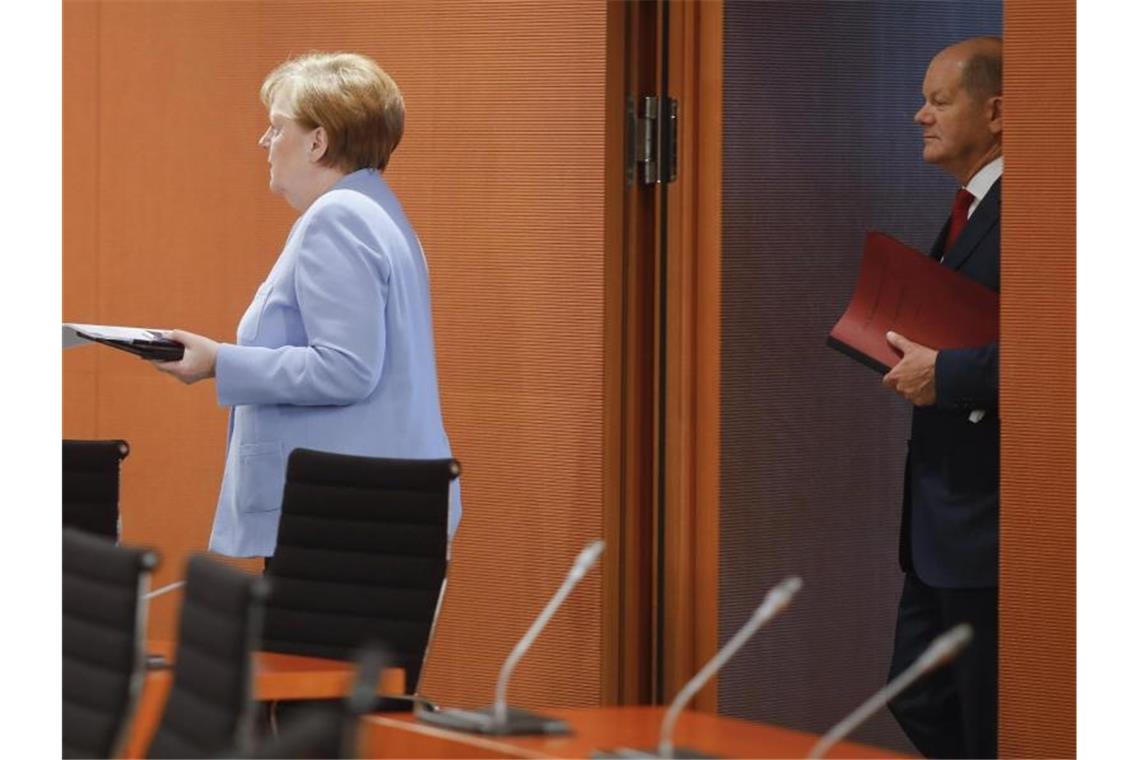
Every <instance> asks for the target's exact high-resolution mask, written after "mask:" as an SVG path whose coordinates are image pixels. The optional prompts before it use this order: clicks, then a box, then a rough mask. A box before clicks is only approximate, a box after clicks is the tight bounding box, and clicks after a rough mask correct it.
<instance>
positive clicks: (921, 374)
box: [883, 330, 938, 406]
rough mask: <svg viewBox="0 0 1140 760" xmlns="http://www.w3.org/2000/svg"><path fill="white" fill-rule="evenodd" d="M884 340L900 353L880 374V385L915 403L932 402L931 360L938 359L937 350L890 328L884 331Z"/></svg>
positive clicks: (933, 390) (932, 372)
mask: <svg viewBox="0 0 1140 760" xmlns="http://www.w3.org/2000/svg"><path fill="white" fill-rule="evenodd" d="M887 342H888V343H890V344H891V347H892V348H895V349H897V350H898V351H899V353H901V354H902V358H901V359H899V363H898V364H896V365H895V366H894V367H893V368H892V369H891V371H890V372H888V373H887V374H885V375H883V385H885V386H887V387H888V388H890V389H891V390H893V391H894V392H895V393H897V394H899V395H900V396H902V397H903V398H905V399H906V400H907V401H909V402H911V403H912V404H914V405H915V406H930V405H931V404H933V403H934V397H935V387H934V361H935V359H937V358H938V352H937V351H935V350H934V349H932V348H930V347H929V346H923V345H921V344H919V343H915V342H914V341H912V340H909V339H907V338H906V337H904V336H902V335H899V334H898V333H896V332H894V331H893V330H891V331H888V332H887Z"/></svg>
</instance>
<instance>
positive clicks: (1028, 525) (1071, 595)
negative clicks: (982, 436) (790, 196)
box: [999, 0, 1077, 758]
mask: <svg viewBox="0 0 1140 760" xmlns="http://www.w3.org/2000/svg"><path fill="white" fill-rule="evenodd" d="M1006 9H1007V12H1006V46H1005V62H1006V63H1005V66H1006V67H1005V91H1006V96H1005V108H1006V111H1005V113H1006V115H1005V131H1006V135H1008V138H1007V141H1006V145H1005V156H1006V158H1005V160H1006V164H1005V166H1006V169H1005V171H1006V177H1007V178H1008V179H1006V180H1005V181H1004V182H1003V203H1002V221H1001V225H1002V261H1001V286H1002V303H1001V339H1002V349H1001V350H1002V354H1001V393H1002V397H1001V417H1002V420H1001V424H1002V429H1001V431H1002V442H1001V443H1002V447H1001V521H1002V522H1001V546H1002V553H1001V580H1000V583H1001V599H1000V611H999V614H1000V619H1001V665H1000V671H999V689H1000V706H999V726H1000V736H999V750H1000V754H1001V755H1002V756H1003V757H1041V758H1045V757H1075V756H1076V753H1077V743H1076V735H1077V730H1076V728H1077V727H1076V679H1077V672H1076V671H1077V668H1076V663H1077V647H1076V639H1077V636H1076V622H1077V621H1076V609H1077V607H1076V605H1077V593H1076V576H1077V566H1076V533H1077V519H1076V518H1077V514H1076V431H1077V419H1076V411H1077V409H1076V344H1077V341H1076V296H1077V290H1076V250H1077V249H1076V232H1077V219H1076V131H1077V122H1076V89H1077V81H1076V72H1077V57H1076V52H1077V41H1076V25H1077V13H1076V3H1074V2H1072V0H1060V1H1053V2H1020V1H1019V2H1011V3H1009V4H1008V5H1007V6H1006Z"/></svg>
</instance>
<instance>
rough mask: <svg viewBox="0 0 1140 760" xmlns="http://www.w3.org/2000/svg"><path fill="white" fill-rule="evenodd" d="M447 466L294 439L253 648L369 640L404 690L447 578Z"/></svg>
mask: <svg viewBox="0 0 1140 760" xmlns="http://www.w3.org/2000/svg"><path fill="white" fill-rule="evenodd" d="M458 475H459V463H458V462H456V461H455V460H453V459H439V460H400V459H379V458H374V457H361V456H348V455H344V454H329V453H326V452H320V451H312V450H308V449H296V450H294V451H293V452H292V454H291V455H290V457H289V466H288V470H287V473H286V477H285V491H284V496H283V499H282V506H281V521H280V525H279V527H278V532H277V547H276V550H275V552H274V555H273V558H272V560H271V561H270V564H269V568H268V576H269V578H270V579H271V581H272V584H273V587H272V589H271V591H270V595H269V601H268V603H267V605H266V611H265V633H264V637H263V639H262V648H264V649H267V650H271V651H275V652H284V653H288V654H300V655H309V656H316V657H330V658H335V659H342V660H345V659H351V658H352V657H353V656H354V654H355V652H356V651H357V650H358V649H359V648H360V647H362V646H363V645H365V644H366V643H369V642H372V641H378V642H381V643H382V644H383V646H384V647H385V648H386V650H387V652H388V654H389V656H390V658H391V659H390V662H391V664H392V665H393V666H396V667H402V668H404V671H405V673H406V679H405V686H406V691H407V693H408V694H414V693H415V692H416V689H417V686H418V684H419V676H420V669H421V666H422V664H423V660H424V657H425V656H426V653H427V647H428V643H429V641H430V638H431V634H432V629H433V627H434V625H435V619H436V615H437V613H438V610H439V605H440V602H441V601H442V598H443V590H444V587H445V585H446V578H447V562H448V540H447V510H448V491H449V488H450V485H451V481H452V480H453V479H455V478H456V477H458Z"/></svg>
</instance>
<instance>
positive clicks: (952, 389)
mask: <svg viewBox="0 0 1140 760" xmlns="http://www.w3.org/2000/svg"><path fill="white" fill-rule="evenodd" d="M1001 69H1002V53H1001V40H1000V39H998V38H993V37H980V38H975V39H970V40H966V41H964V42H961V43H958V44H956V45H952V46H951V47H948V48H946V49H945V50H943V51H942V52H940V53H939V54H938V55H936V56H935V57H934V59H933V60H931V62H930V66H929V68H928V69H927V71H926V78H925V80H924V81H923V85H922V90H923V97H924V101H925V102H924V104H923V106H922V108H920V109H919V111H918V113H916V114H915V116H914V120H915V122H916V123H918V124H919V125H920V126H921V127H922V139H923V148H922V157H923V160H925V161H926V162H927V163H931V164H934V165H936V166H938V167H939V168H941V169H942V170H944V171H945V172H947V173H948V174H950V175H951V176H953V177H954V178H955V179H956V180H957V181H958V182H959V183H960V185H961V186H962V187H961V189H960V190H959V191H958V195H957V197H956V198H955V202H954V208H953V210H952V212H951V215H950V219H949V220H948V221H947V223H946V225H945V226H944V227H943V229H942V232H941V234H940V235H939V236H938V239H937V240H936V241H935V243H934V249H933V250H932V252H931V255H932V256H934V257H935V258H936V259H938V260H939V261H941V263H942V265H943V266H946V267H949V268H950V269H953V270H956V271H958V272H960V273H962V274H964V275H966V276H967V277H969V278H971V279H973V280H976V281H977V282H980V283H981V284H983V285H985V286H986V287H988V288H990V289H992V290H995V291H996V290H999V276H998V275H999V272H998V270H999V258H1000V256H999V247H1000V237H1001V236H1000V225H999V216H1000V211H1001V173H1002V158H1001V136H1002V88H1001ZM887 340H888V341H889V342H890V343H891V345H892V346H894V347H895V348H896V349H897V350H898V351H900V352H901V354H902V357H901V359H900V361H899V363H898V364H897V365H896V366H895V367H894V369H892V370H891V371H890V372H889V373H887V375H886V376H885V377H884V378H883V384H884V385H886V386H887V387H889V388H891V389H892V390H894V391H895V392H896V393H898V394H899V395H900V396H902V397H903V398H905V399H907V400H908V401H910V402H911V403H913V404H914V412H913V417H912V420H911V440H910V443H909V453H908V456H907V467H906V478H905V483H904V498H903V520H902V533H901V536H900V542H899V558H900V562H901V564H902V568H903V571H904V572H905V573H906V577H905V580H904V584H903V591H902V596H901V598H900V600H899V610H898V620H897V623H896V627H895V647H894V654H893V658H892V662H891V676H892V677H893V676H894V675H897V674H898V673H900V672H901V671H902V670H904V669H905V668H906V667H907V666H908V665H910V664H911V663H912V662H913V661H914V660H915V658H917V657H918V655H919V653H921V652H922V650H923V649H924V648H925V647H926V646H927V645H928V644H929V643H930V641H931V640H932V639H934V638H935V637H936V636H937V635H938V634H940V633H942V632H943V631H946V630H947V629H949V628H951V627H953V626H954V625H955V624H957V623H960V622H967V623H969V624H970V625H971V626H972V627H973V629H974V638H973V641H972V643H971V644H970V646H969V647H967V648H966V650H965V651H964V652H963V653H962V654H961V655H960V656H959V658H958V659H957V661H955V662H954V663H953V664H952V665H951V666H950V667H948V668H944V669H942V670H939V671H936V672H935V673H933V674H932V675H931V676H928V677H927V679H926V680H924V681H923V682H921V683H919V684H916V685H915V686H914V687H912V688H911V689H909V690H907V691H906V692H904V693H903V694H901V695H900V696H899V697H898V698H897V699H895V700H894V702H892V703H891V712H892V713H893V714H894V716H895V718H896V720H898V722H899V724H900V725H901V726H902V728H903V730H904V731H905V732H906V734H907V736H909V737H910V739H911V741H912V742H913V743H914V745H915V747H916V748H917V749H918V750H919V751H920V752H922V753H923V754H924V755H926V756H927V757H995V756H996V753H997V567H998V480H999V477H998V475H999V468H998V452H999V445H998V429H999V423H998V347H997V344H991V345H988V346H977V347H972V348H957V349H944V350H941V351H935V350H934V349H931V348H929V347H927V346H922V345H919V344H917V343H914V342H912V341H910V340H908V339H907V338H906V337H905V336H903V335H898V334H896V333H888V334H887Z"/></svg>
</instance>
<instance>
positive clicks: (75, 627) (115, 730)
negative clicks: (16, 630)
mask: <svg viewBox="0 0 1140 760" xmlns="http://www.w3.org/2000/svg"><path fill="white" fill-rule="evenodd" d="M157 564H158V557H157V555H156V554H155V553H154V552H152V551H150V550H147V549H132V548H127V547H123V546H116V545H115V544H114V543H113V542H112V541H110V540H108V539H107V538H105V537H102V536H93V535H90V534H88V533H84V532H82V531H79V530H76V529H74V528H64V530H63V756H64V757H116V756H118V755H119V754H120V752H121V751H122V749H123V744H124V742H125V740H126V728H127V726H128V725H129V723H130V719H131V717H133V715H134V710H135V707H136V706H137V703H138V698H139V694H140V693H141V691H142V685H143V679H144V678H145V676H146V673H145V665H144V658H145V653H144V650H143V644H144V640H145V638H146V592H147V589H148V588H149V587H150V574H151V571H152V570H153V569H154V567H155V565H157Z"/></svg>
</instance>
